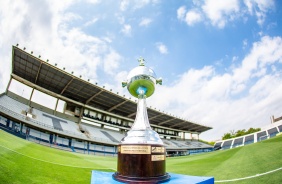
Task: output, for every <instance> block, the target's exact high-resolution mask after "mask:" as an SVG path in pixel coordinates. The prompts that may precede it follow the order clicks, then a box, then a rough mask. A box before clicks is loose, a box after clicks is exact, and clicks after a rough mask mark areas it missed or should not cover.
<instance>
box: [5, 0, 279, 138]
mask: <svg viewBox="0 0 282 184" xmlns="http://www.w3.org/2000/svg"><path fill="white" fill-rule="evenodd" d="M281 7H282V2H281V1H279V0H276V1H274V0H198V1H197V0H193V1H192V0H186V1H185V0H183V1H180V0H179V1H175V0H166V1H161V0H121V1H118V0H107V1H102V0H85V1H82V0H60V1H56V0H45V1H44V0H9V1H0V28H1V29H0V92H1V93H2V92H4V91H5V90H6V87H7V84H8V81H9V79H10V74H11V56H12V45H16V44H19V48H24V47H25V48H26V51H27V52H31V51H33V55H35V56H38V55H41V58H42V59H43V60H47V59H49V63H51V64H54V65H55V63H56V64H57V67H58V68H61V69H62V68H63V67H65V68H66V71H67V72H69V73H71V72H74V75H76V76H80V75H81V76H82V78H83V79H84V80H88V79H90V82H92V83H96V82H97V83H98V85H100V86H105V87H106V89H113V91H114V92H119V93H120V94H122V95H123V94H124V95H125V96H126V97H130V94H129V93H128V91H127V90H126V89H125V88H122V86H121V82H122V81H124V80H125V79H126V78H127V74H128V73H129V71H130V70H131V69H133V68H134V67H136V66H138V61H137V60H138V59H139V57H140V56H141V57H143V58H144V59H145V62H146V66H148V67H151V68H152V69H153V70H154V71H155V73H156V74H157V76H158V77H162V79H163V85H162V86H159V85H157V86H156V91H155V93H154V95H153V96H151V97H150V98H148V99H147V104H148V106H152V108H156V109H158V110H160V111H163V112H165V113H168V114H173V115H176V116H177V117H180V118H183V119H186V120H190V121H192V122H195V123H199V124H202V125H206V126H210V127H212V128H213V129H212V130H209V131H207V132H205V133H202V134H201V135H200V138H201V139H204V140H208V141H213V140H218V139H220V138H221V137H222V135H223V134H224V133H227V132H230V131H232V130H235V131H236V130H239V129H249V128H250V127H253V128H261V127H264V126H266V125H268V124H270V117H271V116H272V115H274V117H280V116H282V107H281V101H282V92H281V91H282V19H281V17H282V8H281Z"/></svg>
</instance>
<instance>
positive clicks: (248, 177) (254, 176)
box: [215, 167, 282, 183]
mask: <svg viewBox="0 0 282 184" xmlns="http://www.w3.org/2000/svg"><path fill="white" fill-rule="evenodd" d="M279 170H282V167H280V168H278V169H274V170H271V171H267V172H265V173H260V174H256V175H253V176H247V177H244V178H235V179H230V180H217V181H215V183H222V182H232V181H240V180H246V179H251V178H256V177H260V176H263V175H267V174H270V173H273V172H276V171H279Z"/></svg>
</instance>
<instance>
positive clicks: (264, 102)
mask: <svg viewBox="0 0 282 184" xmlns="http://www.w3.org/2000/svg"><path fill="white" fill-rule="evenodd" d="M237 62H240V63H241V64H240V65H239V66H237V67H234V68H231V70H228V71H229V72H226V73H223V74H218V73H216V71H215V68H214V67H212V66H205V67H203V68H201V69H197V70H196V69H190V70H188V71H187V72H185V73H184V74H182V75H181V76H180V78H179V79H178V80H177V81H175V82H174V84H173V85H171V86H169V85H165V83H164V84H163V86H158V87H157V88H156V90H157V92H156V93H161V94H162V95H159V96H158V95H154V96H152V97H151V98H150V99H148V104H149V105H152V103H153V106H155V107H157V108H160V109H161V110H165V111H168V112H171V113H173V114H176V115H177V116H180V117H186V118H189V119H190V120H191V121H196V122H201V123H203V124H208V125H209V126H212V127H213V130H210V131H208V132H206V133H203V134H202V138H204V139H219V138H220V137H218V136H220V135H223V133H226V132H229V131H230V130H231V129H235V130H237V129H243V128H246V129H247V128H250V127H256V128H257V127H262V126H265V125H266V124H268V123H269V117H270V116H271V115H275V116H278V115H281V107H280V106H281V105H280V102H281V100H282V96H281V90H282V74H281V70H278V69H277V67H275V66H279V65H281V62H282V38H281V37H267V36H266V37H263V38H262V39H261V40H260V41H258V42H255V43H253V45H252V49H251V50H250V52H249V53H248V54H247V55H246V56H245V57H244V58H243V59H242V60H241V61H239V60H238V58H237ZM268 68H272V69H271V70H268ZM273 68H274V69H273ZM280 68H281V66H280ZM163 99H166V100H163Z"/></svg>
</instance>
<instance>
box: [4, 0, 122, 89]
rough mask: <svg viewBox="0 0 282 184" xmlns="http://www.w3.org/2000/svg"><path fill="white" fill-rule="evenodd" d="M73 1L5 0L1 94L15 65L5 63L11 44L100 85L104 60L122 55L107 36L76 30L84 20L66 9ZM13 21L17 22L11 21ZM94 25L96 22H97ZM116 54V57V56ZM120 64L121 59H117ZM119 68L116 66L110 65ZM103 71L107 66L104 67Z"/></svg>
mask: <svg viewBox="0 0 282 184" xmlns="http://www.w3.org/2000/svg"><path fill="white" fill-rule="evenodd" d="M73 3H74V2H73V1H47V2H45V1H42V2H37V1H28V2H25V1H20V2H18V1H9V2H6V1H1V2H0V8H1V10H0V11H1V19H0V26H1V27H5V28H6V29H0V37H1V40H0V61H1V67H0V73H1V75H0V81H1V84H3V85H1V87H0V91H3V90H5V87H6V83H7V82H8V81H9V75H10V71H11V66H10V65H7V64H3V63H4V62H6V61H9V60H10V59H9V58H10V57H11V45H15V44H16V43H19V47H20V48H23V47H26V48H27V52H30V51H33V52H34V55H35V56H38V55H41V56H42V59H43V60H46V59H49V63H51V64H54V63H57V64H58V67H59V68H63V67H65V68H66V71H67V72H72V71H74V75H76V76H79V75H82V78H84V79H88V78H89V79H91V81H97V82H99V80H100V79H99V78H98V77H97V70H98V68H99V66H103V61H104V60H103V58H110V56H112V55H114V54H113V53H115V54H116V55H118V53H117V52H116V51H115V50H113V49H112V48H110V47H109V44H110V42H111V40H110V39H109V38H107V37H105V36H103V37H101V38H98V37H95V36H91V35H89V34H87V33H85V32H84V31H82V30H81V29H80V28H76V27H73V26H72V25H71V24H69V23H71V22H72V21H75V20H78V19H79V20H80V19H81V17H80V16H79V15H76V14H74V13H69V12H68V11H66V9H67V8H68V7H69V6H70V5H72V4H73ZM11 20H13V21H11ZM93 22H94V21H93ZM116 55H115V56H116ZM113 58H114V59H115V61H117V60H118V59H117V57H113ZM110 66H111V67H112V68H115V66H116V63H114V64H111V65H110ZM100 68H103V67H100Z"/></svg>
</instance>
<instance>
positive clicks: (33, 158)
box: [0, 145, 116, 171]
mask: <svg viewBox="0 0 282 184" xmlns="http://www.w3.org/2000/svg"><path fill="white" fill-rule="evenodd" d="M0 147H2V148H4V149H7V150H9V151H12V152H14V153H17V154H19V155H22V156H25V157H28V158H31V159H34V160H38V161H41V162H46V163H49V164H54V165H60V166H65V167H74V168H82V169H93V168H92V167H81V166H75V165H67V164H59V163H55V162H50V161H46V160H41V159H39V158H35V157H31V156H28V155H25V154H23V153H20V152H17V151H15V150H12V149H10V148H7V147H5V146H2V145H0ZM106 169H110V170H113V171H116V170H115V169H113V168H96V169H95V170H106Z"/></svg>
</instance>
